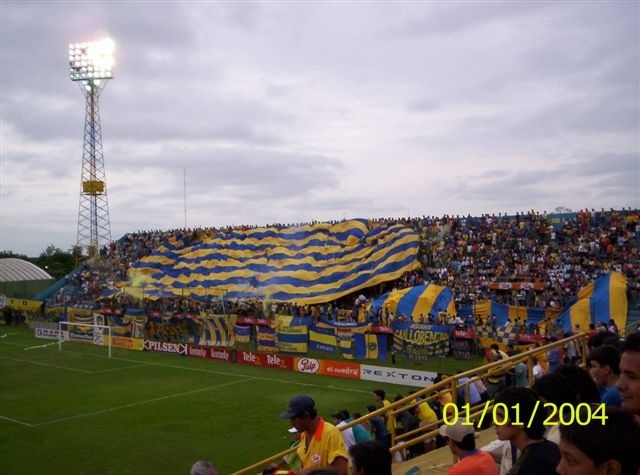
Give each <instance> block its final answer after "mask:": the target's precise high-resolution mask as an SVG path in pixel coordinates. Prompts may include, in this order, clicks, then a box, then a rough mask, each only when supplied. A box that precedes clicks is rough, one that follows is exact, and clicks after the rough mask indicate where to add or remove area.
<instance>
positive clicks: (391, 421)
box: [373, 389, 396, 447]
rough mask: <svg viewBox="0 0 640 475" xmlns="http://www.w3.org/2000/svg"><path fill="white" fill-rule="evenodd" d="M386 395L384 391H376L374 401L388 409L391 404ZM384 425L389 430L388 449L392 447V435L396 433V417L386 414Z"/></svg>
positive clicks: (374, 391)
mask: <svg viewBox="0 0 640 475" xmlns="http://www.w3.org/2000/svg"><path fill="white" fill-rule="evenodd" d="M385 396H386V393H385V392H384V389H374V390H373V400H374V401H375V402H376V403H377V404H380V405H381V407H387V406H388V405H389V404H391V403H390V402H389V401H388V400H387V399H385ZM384 425H385V427H386V428H387V439H388V440H387V447H391V437H392V434H394V433H395V431H396V416H395V415H393V416H392V415H391V414H389V413H388V412H386V413H385V414H384Z"/></svg>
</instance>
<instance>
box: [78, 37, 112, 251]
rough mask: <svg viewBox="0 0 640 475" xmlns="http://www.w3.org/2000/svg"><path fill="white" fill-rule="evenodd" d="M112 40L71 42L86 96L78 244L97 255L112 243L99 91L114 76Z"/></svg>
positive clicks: (79, 81)
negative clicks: (102, 247)
mask: <svg viewBox="0 0 640 475" xmlns="http://www.w3.org/2000/svg"><path fill="white" fill-rule="evenodd" d="M112 53H113V42H112V41H111V40H105V41H103V42H100V43H80V44H74V45H69V65H70V68H71V80H72V81H77V82H78V84H79V86H80V89H81V90H82V92H83V94H84V97H85V99H86V109H85V118H84V144H83V147H82V173H81V177H80V182H81V188H80V205H79V209H78V238H77V245H78V246H79V247H80V249H82V250H86V253H87V256H88V257H89V258H91V257H94V256H95V255H96V254H97V253H98V252H99V250H100V247H101V246H103V245H106V244H108V243H109V242H111V224H110V222H109V205H108V202H107V181H106V175H105V169H104V155H103V152H102V129H101V127H100V105H99V101H98V99H99V97H100V93H101V92H102V90H103V89H104V86H105V85H106V83H107V81H106V80H107V79H112V78H113V71H112V66H113V56H112Z"/></svg>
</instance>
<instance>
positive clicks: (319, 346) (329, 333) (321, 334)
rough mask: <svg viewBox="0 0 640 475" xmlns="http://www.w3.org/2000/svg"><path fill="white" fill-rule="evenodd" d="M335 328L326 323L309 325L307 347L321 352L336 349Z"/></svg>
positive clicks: (335, 350)
mask: <svg viewBox="0 0 640 475" xmlns="http://www.w3.org/2000/svg"><path fill="white" fill-rule="evenodd" d="M337 347H338V342H337V340H336V330H335V328H333V327H328V326H326V325H320V326H319V325H312V326H310V327H309V348H310V349H312V350H314V351H321V352H323V353H335V352H337V351H338V348H337Z"/></svg>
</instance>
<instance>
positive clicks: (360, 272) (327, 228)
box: [124, 219, 420, 304]
mask: <svg viewBox="0 0 640 475" xmlns="http://www.w3.org/2000/svg"><path fill="white" fill-rule="evenodd" d="M418 242H419V237H418V235H417V233H416V232H415V231H414V230H413V229H411V228H409V227H407V226H403V225H399V224H380V223H370V222H369V221H367V220H364V219H353V220H349V221H343V222H340V223H336V224H330V223H317V224H313V225H304V226H300V227H295V228H294V227H291V228H284V229H280V228H276V227H268V228H254V229H248V230H245V231H242V230H234V231H230V232H222V231H220V232H217V233H216V234H215V235H211V236H206V237H204V238H203V239H202V240H198V241H196V242H192V241H190V240H186V239H185V240H180V239H172V240H170V241H168V242H166V243H164V244H163V245H162V246H160V247H159V248H158V249H157V250H156V251H154V252H153V253H152V254H151V255H149V256H147V257H145V258H143V259H141V260H140V261H139V262H138V263H137V264H135V265H134V266H133V267H132V269H130V271H129V282H128V283H127V284H126V286H125V287H124V290H125V292H127V293H130V291H131V292H133V290H136V292H137V293H138V294H140V293H141V292H140V289H142V290H143V291H144V292H145V295H146V294H149V295H151V294H152V293H153V292H154V291H156V290H158V289H160V290H162V292H163V295H164V293H166V292H171V293H173V294H174V295H176V296H186V297H194V298H195V297H198V298H203V297H205V298H207V297H213V296H215V295H220V294H221V293H223V294H225V295H226V296H228V298H230V299H234V298H241V297H245V298H249V297H252V298H260V299H270V300H272V301H276V302H283V301H295V302H296V303H300V304H314V303H324V302H329V301H332V300H335V299H337V298H339V297H341V296H344V295H347V294H350V293H352V292H354V291H356V290H359V289H363V288H366V287H371V286H373V285H377V284H380V283H382V282H387V281H391V280H395V279H398V278H400V277H401V276H402V274H404V273H405V272H407V271H411V270H414V269H417V268H419V267H420V263H419V262H418V259H417V255H418Z"/></svg>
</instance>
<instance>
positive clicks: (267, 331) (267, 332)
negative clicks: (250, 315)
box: [256, 325, 278, 352]
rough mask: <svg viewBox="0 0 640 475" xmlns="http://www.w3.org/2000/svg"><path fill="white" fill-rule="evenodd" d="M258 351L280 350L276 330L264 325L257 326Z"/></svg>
mask: <svg viewBox="0 0 640 475" xmlns="http://www.w3.org/2000/svg"><path fill="white" fill-rule="evenodd" d="M256 350H258V351H269V352H275V351H277V350H278V345H277V342H276V329H275V328H271V327H265V326H263V325H258V326H256Z"/></svg>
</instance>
